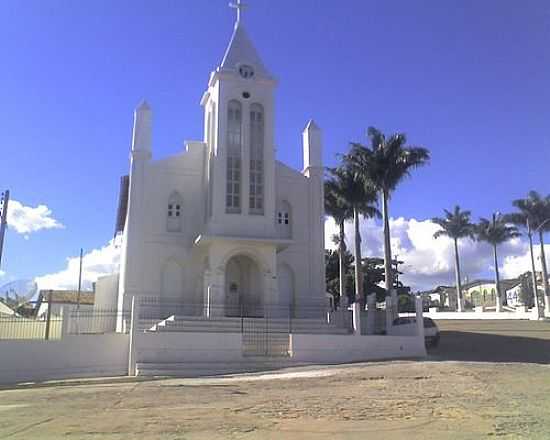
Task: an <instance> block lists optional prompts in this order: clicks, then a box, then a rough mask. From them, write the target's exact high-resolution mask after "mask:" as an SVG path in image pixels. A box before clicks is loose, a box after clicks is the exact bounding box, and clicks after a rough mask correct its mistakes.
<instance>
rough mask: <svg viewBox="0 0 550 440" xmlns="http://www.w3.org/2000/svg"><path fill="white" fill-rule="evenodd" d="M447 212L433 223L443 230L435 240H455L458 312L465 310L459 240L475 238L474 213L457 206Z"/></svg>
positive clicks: (435, 218)
mask: <svg viewBox="0 0 550 440" xmlns="http://www.w3.org/2000/svg"><path fill="white" fill-rule="evenodd" d="M444 211H445V217H444V218H441V217H434V218H432V222H433V223H435V224H436V225H438V226H439V227H440V228H441V229H440V230H439V231H437V232H436V233H435V234H434V238H436V239H437V238H439V237H449V238H452V239H453V242H454V247H455V275H456V298H457V302H458V311H459V312H462V311H463V309H464V300H463V298H462V282H461V277H460V259H459V257H458V240H459V239H461V238H467V237H470V238H472V239H473V238H474V237H475V235H474V233H475V226H474V224H473V223H472V222H471V221H470V217H471V215H472V213H471V212H470V211H461V210H460V206H458V205H456V206H455V207H454V210H453V211H452V212H451V211H447V210H446V209H445V210H444Z"/></svg>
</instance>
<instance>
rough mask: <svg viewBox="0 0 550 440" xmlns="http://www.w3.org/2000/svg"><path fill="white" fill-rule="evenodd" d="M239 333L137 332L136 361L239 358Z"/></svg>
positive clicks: (220, 360) (240, 353)
mask: <svg viewBox="0 0 550 440" xmlns="http://www.w3.org/2000/svg"><path fill="white" fill-rule="evenodd" d="M241 338H242V335H241V333H194V332H181V333H179V332H173V333H168V332H166V333H138V334H136V362H153V363H162V362H234V361H242V360H243V356H242V342H241V341H242V339H241Z"/></svg>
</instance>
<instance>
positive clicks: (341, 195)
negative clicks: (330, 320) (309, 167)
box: [325, 176, 353, 304]
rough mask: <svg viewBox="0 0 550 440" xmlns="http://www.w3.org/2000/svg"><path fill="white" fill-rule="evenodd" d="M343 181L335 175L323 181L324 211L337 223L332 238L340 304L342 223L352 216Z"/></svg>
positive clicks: (344, 242) (342, 266)
mask: <svg viewBox="0 0 550 440" xmlns="http://www.w3.org/2000/svg"><path fill="white" fill-rule="evenodd" d="M342 184H343V181H342V180H341V179H339V178H337V177H336V176H333V177H332V178H331V179H329V180H327V181H326V182H325V212H326V213H327V214H328V215H329V216H331V217H332V218H334V221H335V222H336V224H337V225H338V229H339V230H338V235H336V236H335V237H334V238H333V241H334V243H335V244H336V245H337V246H338V256H339V260H338V261H339V275H338V276H339V292H338V294H339V296H340V304H343V303H342V298H343V297H344V290H345V268H344V255H345V252H346V234H345V230H344V224H345V222H346V221H347V220H350V219H351V218H352V217H353V207H352V206H351V205H350V204H349V203H348V201H347V200H346V188H345V187H344V186H343V185H342Z"/></svg>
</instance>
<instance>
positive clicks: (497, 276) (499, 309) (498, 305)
mask: <svg viewBox="0 0 550 440" xmlns="http://www.w3.org/2000/svg"><path fill="white" fill-rule="evenodd" d="M493 255H494V257H495V282H496V291H497V297H496V311H497V312H502V296H501V295H500V274H499V272H498V257H497V245H496V244H494V245H493Z"/></svg>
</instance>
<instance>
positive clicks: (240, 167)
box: [201, 0, 276, 236]
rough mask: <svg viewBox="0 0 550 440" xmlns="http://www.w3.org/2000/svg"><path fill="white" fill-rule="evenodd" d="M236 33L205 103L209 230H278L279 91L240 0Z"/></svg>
mask: <svg viewBox="0 0 550 440" xmlns="http://www.w3.org/2000/svg"><path fill="white" fill-rule="evenodd" d="M230 6H231V7H232V8H235V9H236V11H237V20H236V22H235V26H234V30H233V35H232V36H231V40H230V42H229V45H228V47H227V49H226V51H225V54H224V56H223V59H222V61H221V63H220V65H219V66H218V67H217V68H216V70H215V71H213V72H212V73H211V74H210V79H209V82H208V89H207V91H206V92H205V93H204V95H203V98H202V100H201V105H202V106H203V108H204V115H205V117H204V138H205V142H206V144H207V160H206V167H207V169H206V170H205V174H206V176H207V179H206V180H207V182H208V185H207V193H208V195H207V197H208V203H207V231H205V232H207V233H209V234H214V235H216V234H221V233H222V231H223V234H226V235H229V234H233V235H238V236H241V235H244V236H265V235H272V234H273V231H274V221H273V219H274V215H275V152H274V145H273V144H274V141H273V139H274V134H273V115H274V108H273V105H274V104H273V92H274V89H275V87H276V81H275V79H274V78H273V77H272V76H271V74H270V73H269V71H268V70H267V69H266V67H265V65H264V64H263V62H262V60H261V59H260V57H259V55H258V52H257V51H256V49H255V47H254V45H253V44H252V42H251V40H250V38H249V37H248V34H247V32H246V30H245V28H244V25H243V17H242V15H243V9H244V7H245V5H244V4H243V3H241V1H240V0H237V2H236V3H231V4H230Z"/></svg>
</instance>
